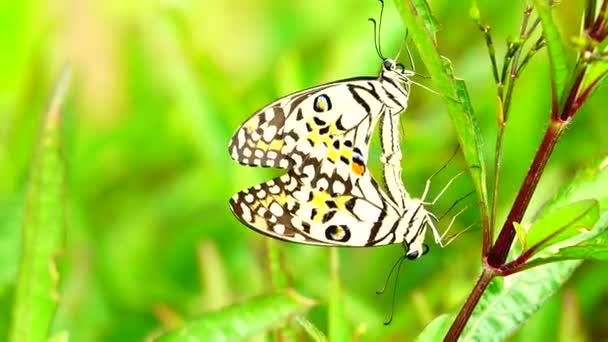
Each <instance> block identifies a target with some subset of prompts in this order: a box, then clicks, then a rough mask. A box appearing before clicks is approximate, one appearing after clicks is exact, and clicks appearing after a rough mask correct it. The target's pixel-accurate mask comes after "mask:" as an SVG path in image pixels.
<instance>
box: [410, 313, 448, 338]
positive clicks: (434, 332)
mask: <svg viewBox="0 0 608 342" xmlns="http://www.w3.org/2000/svg"><path fill="white" fill-rule="evenodd" d="M453 319H454V316H453V315H448V314H443V315H440V316H438V317H436V318H435V319H434V320H433V321H432V322H431V323H429V324H428V325H427V326H426V327H425V328H424V330H423V331H422V332H421V333H420V335H418V337H416V341H417V342H427V341H429V342H432V341H440V340H441V339H442V338H443V336H445V334H446V333H447V332H448V329H449V328H450V323H452V320H453Z"/></svg>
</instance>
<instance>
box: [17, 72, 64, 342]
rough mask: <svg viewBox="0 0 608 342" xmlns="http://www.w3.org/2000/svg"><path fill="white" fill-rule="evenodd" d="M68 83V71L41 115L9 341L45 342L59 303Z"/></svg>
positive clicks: (23, 229)
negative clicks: (64, 114) (64, 134)
mask: <svg viewBox="0 0 608 342" xmlns="http://www.w3.org/2000/svg"><path fill="white" fill-rule="evenodd" d="M68 81H69V71H66V72H65V73H64V75H63V78H62V79H61V80H60V82H59V83H58V86H57V89H56V90H55V94H54V96H53V98H52V100H51V103H50V105H49V109H48V111H47V112H46V113H45V114H44V115H43V116H42V121H41V127H40V133H39V135H38V139H37V141H36V147H35V152H34V156H33V159H32V163H31V171H30V177H29V181H28V183H29V187H28V190H27V199H26V205H25V212H24V217H23V227H22V234H23V235H22V248H21V256H20V264H19V275H18V277H17V282H16V285H15V299H14V304H13V308H12V317H11V326H10V335H9V340H11V341H44V340H46V338H47V335H48V332H49V330H50V327H51V324H52V322H53V316H54V314H55V310H56V308H57V303H58V301H59V298H60V293H59V277H60V275H59V271H58V269H57V258H59V257H60V253H61V250H62V249H63V240H64V234H65V203H66V194H65V160H64V159H63V153H62V152H63V137H62V136H63V134H62V133H63V130H62V128H63V125H62V117H63V116H62V109H63V101H64V97H65V91H66V87H67V83H68Z"/></svg>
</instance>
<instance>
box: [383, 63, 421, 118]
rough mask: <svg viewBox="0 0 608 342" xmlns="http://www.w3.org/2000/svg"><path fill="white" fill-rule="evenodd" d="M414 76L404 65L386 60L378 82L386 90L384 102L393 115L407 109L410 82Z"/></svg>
mask: <svg viewBox="0 0 608 342" xmlns="http://www.w3.org/2000/svg"><path fill="white" fill-rule="evenodd" d="M413 75H414V72H413V71H411V70H406V69H405V68H404V67H403V65H401V64H397V63H395V61H393V60H391V59H385V60H384V62H383V63H382V70H381V71H380V75H379V76H378V81H379V82H380V84H381V85H382V89H383V90H384V94H383V95H384V96H383V99H382V102H383V103H384V104H385V105H386V106H387V107H389V108H390V110H391V114H398V113H399V112H401V111H402V110H404V109H405V108H406V107H407V102H408V99H409V96H410V80H409V78H410V77H411V76H413Z"/></svg>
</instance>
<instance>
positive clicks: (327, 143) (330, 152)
mask: <svg viewBox="0 0 608 342" xmlns="http://www.w3.org/2000/svg"><path fill="white" fill-rule="evenodd" d="M413 75H414V72H413V71H411V70H407V69H405V68H404V67H403V65H401V64H399V63H397V62H395V61H394V60H392V59H384V60H383V62H382V67H381V71H380V73H379V75H378V77H358V78H353V79H346V80H341V81H336V82H332V83H328V84H324V85H320V86H317V87H313V88H309V89H306V90H303V91H300V92H296V93H293V94H290V95H287V96H285V97H283V98H281V99H278V100H276V101H275V102H273V103H270V104H269V105H267V106H265V107H263V108H261V109H260V110H258V111H257V112H255V113H254V114H253V115H252V116H251V117H250V118H249V119H247V120H246V121H245V122H244V123H243V124H242V125H241V126H240V127H239V128H238V129H237V131H236V133H235V134H234V136H233V137H232V139H231V140H230V143H229V147H228V149H229V153H230V155H231V157H232V158H233V159H234V160H236V161H238V162H239V163H241V164H244V165H249V166H264V167H275V168H280V169H286V170H288V171H287V173H286V174H284V175H282V176H280V177H277V178H275V179H273V180H270V181H268V182H266V183H263V184H258V185H255V186H253V187H251V188H249V189H246V190H243V191H241V192H239V193H237V194H236V195H234V196H233V197H232V198H231V199H230V208H231V210H232V212H233V213H234V215H235V216H236V217H237V218H238V219H239V220H240V221H241V222H242V223H243V224H245V225H246V226H248V227H250V228H252V229H254V230H255V231H258V232H260V233H262V234H265V235H268V236H271V237H273V238H277V239H281V240H286V241H291V242H298V243H303V244H310V245H321V246H352V247H363V246H379V245H388V244H393V243H402V244H403V245H404V247H405V249H406V256H407V257H408V258H409V259H416V258H418V257H420V256H422V255H424V254H425V253H426V252H427V251H428V246H427V245H426V244H424V236H425V232H426V229H427V228H431V230H432V231H433V234H434V236H435V241H437V242H439V243H441V238H440V236H439V234H438V233H437V229H435V226H434V225H433V219H434V216H433V215H432V214H431V213H430V212H428V211H427V210H426V209H425V208H424V205H425V204H426V203H425V202H424V197H425V196H426V191H425V195H424V196H423V197H422V199H415V198H412V197H410V196H409V195H408V193H407V191H406V190H405V188H404V186H403V182H402V180H401V149H400V142H399V131H398V124H399V120H398V118H399V114H400V113H401V112H403V111H404V110H405V109H406V108H407V103H408V99H409V93H410V85H411V82H410V77H411V76H413ZM380 118H382V124H381V129H380V131H381V134H380V135H381V145H382V151H383V152H382V158H381V160H382V163H383V177H384V180H385V183H386V188H387V190H388V193H387V192H385V191H384V190H383V189H382V188H381V187H380V186H379V185H378V183H377V182H376V181H375V180H374V179H373V177H372V176H371V173H370V172H369V170H368V168H367V159H368V152H369V142H370V139H371V136H372V133H373V130H374V126H375V124H376V123H377V121H378V120H379V119H380ZM427 189H428V187H427Z"/></svg>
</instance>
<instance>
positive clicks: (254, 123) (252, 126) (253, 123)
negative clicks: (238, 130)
mask: <svg viewBox="0 0 608 342" xmlns="http://www.w3.org/2000/svg"><path fill="white" fill-rule="evenodd" d="M259 123H260V118H259V117H258V116H257V115H256V116H254V117H252V118H251V119H250V120H249V121H247V122H245V123H244V124H243V128H245V129H246V130H247V132H249V133H251V132H253V131H255V130H256V129H257V128H258V125H259Z"/></svg>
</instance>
